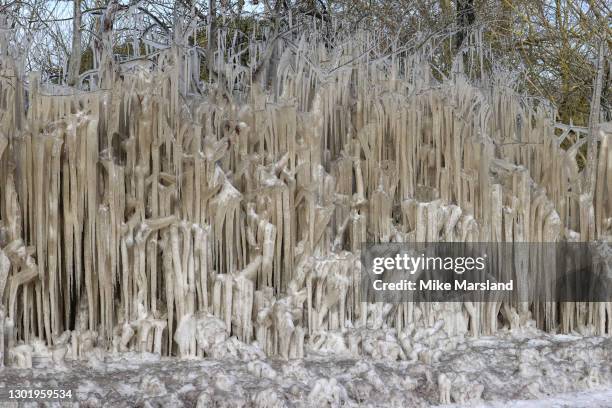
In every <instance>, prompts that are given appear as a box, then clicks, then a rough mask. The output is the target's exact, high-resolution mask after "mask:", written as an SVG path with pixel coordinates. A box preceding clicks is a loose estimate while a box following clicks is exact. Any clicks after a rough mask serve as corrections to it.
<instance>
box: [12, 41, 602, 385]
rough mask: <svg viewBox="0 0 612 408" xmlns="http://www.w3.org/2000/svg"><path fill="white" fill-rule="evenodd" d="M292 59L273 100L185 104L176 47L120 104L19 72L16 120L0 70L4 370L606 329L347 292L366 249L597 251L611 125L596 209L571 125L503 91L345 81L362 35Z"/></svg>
mask: <svg viewBox="0 0 612 408" xmlns="http://www.w3.org/2000/svg"><path fill="white" fill-rule="evenodd" d="M300 47H301V49H302V51H303V52H302V53H296V52H294V51H292V49H291V47H288V46H287V47H286V48H283V47H281V49H282V50H283V52H282V53H281V58H280V63H279V66H278V69H277V71H276V72H275V75H276V76H275V88H274V89H275V90H276V93H272V94H270V93H267V92H264V91H263V90H262V88H261V87H260V86H258V85H257V84H256V83H253V84H251V86H250V88H249V89H250V90H249V91H248V92H247V91H244V92H243V91H240V92H239V91H235V90H231V89H230V90H228V87H227V86H219V87H210V88H209V89H208V93H207V94H206V95H205V96H202V95H197V96H196V95H185V94H184V93H183V92H182V91H181V89H183V88H182V82H181V81H183V80H184V78H183V76H182V74H181V70H180V69H178V68H177V65H176V64H175V63H174V62H173V61H177V60H180V55H179V54H176V53H179V51H177V50H175V49H172V50H170V51H167V54H164V53H162V55H164V57H163V58H162V57H160V58H159V61H158V63H159V68H158V69H156V70H154V71H152V72H150V71H144V70H140V69H136V70H133V71H130V72H127V71H126V72H124V73H123V74H122V75H121V76H120V77H119V76H118V77H117V80H116V81H115V82H114V83H113V87H112V88H111V89H103V90H98V91H92V92H82V91H76V90H73V89H72V90H68V91H66V90H63V91H62V92H58V90H57V89H56V88H53V89H52V88H50V87H49V86H47V85H44V84H39V81H38V79H37V77H36V75H31V76H30V78H29V90H28V95H27V101H28V102H27V103H28V110H27V112H26V110H25V109H23V106H24V103H23V100H24V98H25V96H24V94H23V92H21V91H20V89H21V88H20V86H21V85H22V84H21V83H20V82H19V81H16V80H14V79H11V78H14V77H15V75H10V74H11V72H8V71H10V68H6V67H5V68H3V69H4V70H5V71H6V72H5V74H7V75H2V76H0V101H1V104H0V295H2V310H1V311H0V322H1V323H0V331H2V332H3V336H4V338H5V341H4V342H0V345H2V346H3V347H4V351H7V350H14V352H13V357H14V358H12V360H11V361H19V364H24V365H27V364H28V360H27V355H28V353H30V354H31V352H32V351H33V346H31V345H32V344H33V343H34V342H35V341H37V340H36V339H38V340H40V341H42V342H43V343H44V344H46V345H47V346H48V347H49V348H50V349H51V350H56V351H57V350H60V351H61V350H63V352H64V353H69V355H72V356H74V357H78V356H79V355H82V354H83V353H86V352H87V351H88V350H91V349H92V348H94V347H95V348H99V349H102V350H107V351H113V350H114V351H126V350H136V351H149V352H156V353H161V354H164V355H179V356H182V357H197V356H204V355H211V353H215V352H217V353H223V351H219V349H218V348H217V349H215V348H214V347H213V346H214V345H215V344H217V343H218V342H217V341H216V340H215V339H221V340H223V341H225V340H227V339H226V337H228V336H235V337H236V338H237V339H238V340H240V341H241V343H240V344H243V343H251V342H253V341H257V343H258V344H259V346H260V347H261V349H262V350H263V351H264V352H265V353H267V354H268V355H278V356H282V357H284V358H296V357H301V356H303V355H304V348H305V345H308V344H310V345H312V346H313V347H314V348H319V349H320V348H322V347H324V346H325V347H327V346H329V347H340V348H341V347H346V348H350V349H351V350H354V351H356V352H358V353H373V352H389V350H396V349H395V348H394V346H393V345H389V346H388V347H389V349H385V350H382V351H381V350H378V351H376V350H373V349H372V347H374V346H372V345H371V344H370V343H371V342H369V341H368V337H367V335H366V334H363V333H366V332H367V330H369V329H376V330H379V329H380V330H383V329H384V330H392V331H393V332H394V333H402V332H403V331H405V329H406V328H408V331H409V332H410V333H411V332H412V331H413V330H414V327H421V328H422V330H430V329H432V330H433V329H435V328H436V327H438V329H439V325H444V327H445V329H444V330H445V331H447V332H448V333H451V334H466V333H467V334H470V335H474V336H478V335H480V334H489V333H493V332H495V331H496V330H497V329H498V327H500V326H501V325H506V326H508V327H511V328H518V327H520V326H521V325H522V324H525V322H526V321H528V320H529V319H532V318H533V319H535V320H536V321H537V323H538V325H539V326H540V327H542V328H544V329H546V330H551V329H559V330H561V331H571V330H585V331H589V332H591V333H596V334H609V333H611V332H612V323H611V322H612V319H611V318H610V314H611V313H612V305H611V304H610V303H601V304H578V303H566V304H563V305H561V306H560V307H559V308H557V306H556V305H553V304H546V305H541V304H538V305H532V304H528V303H521V304H502V303H501V302H500V303H499V304H472V303H453V304H445V305H437V304H417V303H405V304H401V305H391V304H367V303H362V302H361V300H360V293H359V280H358V276H359V248H360V244H361V243H362V242H365V241H371V242H436V241H481V242H482V241H490V242H533V241H545V242H554V241H557V240H593V239H600V240H610V236H611V228H612V218H611V217H612V195H611V190H610V184H611V180H612V153H611V152H610V147H609V146H610V140H611V138H612V136H611V134H612V132H610V128H609V126H607V125H603V126H601V127H600V128H599V135H598V136H599V137H600V148H599V158H598V167H597V173H596V190H595V192H594V193H589V192H586V191H585V190H584V188H583V183H582V173H581V171H580V170H579V167H578V165H577V159H576V155H577V154H578V149H579V147H580V146H579V145H580V143H578V142H577V143H576V145H578V146H577V147H573V148H571V149H569V150H567V151H566V150H564V149H561V148H560V143H561V141H562V140H563V139H565V138H567V137H569V136H568V135H569V134H570V130H571V131H572V132H574V133H572V134H575V132H576V130H575V129H573V128H567V129H566V128H560V127H559V126H556V125H555V123H554V120H553V113H552V112H551V111H550V110H549V109H546V108H545V106H544V105H542V104H540V105H538V104H536V103H528V102H525V100H523V99H522V98H520V97H519V96H518V95H517V94H515V93H514V92H513V91H512V90H511V89H509V88H507V87H505V86H503V84H499V85H496V84H494V83H490V84H489V85H487V86H479V87H477V86H475V85H473V84H470V83H468V81H467V80H466V79H465V77H464V76H462V75H461V74H458V75H455V76H453V77H452V78H450V79H448V80H446V81H443V82H437V81H435V80H434V79H432V78H430V76H429V75H428V74H426V73H424V72H426V71H424V70H423V61H422V60H421V59H419V57H418V56H412V57H410V58H408V57H406V58H405V59H403V60H402V59H400V58H397V59H396V58H391V57H389V58H382V59H380V60H374V61H363V62H360V61H361V60H355V62H354V63H353V64H351V65H346V66H345V65H343V64H345V63H346V62H347V61H350V58H351V56H354V55H359V53H361V52H363V49H362V48H363V43H362V42H359V41H347V42H345V43H343V44H342V45H339V46H338V47H337V48H335V49H334V52H333V53H331V52H330V51H329V50H327V49H325V48H324V47H322V46H320V44H318V43H308V42H307V41H305V42H304V43H303V44H301V45H300ZM173 53H175V54H173ZM313 61H314V62H316V64H314V65H313ZM323 64H328V65H329V66H330V67H333V66H336V65H337V66H339V67H344V68H343V69H336V70H329V71H327V72H328V73H327V74H322V73H321V71H320V70H318V69H317V68H316V66H317V65H318V66H320V65H323ZM227 69H228V70H231V67H228V68H227ZM228 77H231V75H228ZM236 81H239V79H236ZM559 133H561V134H560V136H559V135H558V134H559ZM528 269H529V268H528V265H525V267H524V271H523V272H524V273H529V270H528ZM500 312H501V316H502V321H501V322H500V321H499V320H498V318H499V316H500ZM360 330H361V331H360ZM384 330H383V331H382V332H384ZM468 331H469V333H468ZM382 332H381V333H382ZM400 337H401V336H400ZM221 340H220V341H221ZM223 344H224V346H223V347H225V348H228V347H229V348H231V347H233V346H231V345H228V344H227V343H223ZM334 344H335V345H334ZM380 344H381V343H377V345H376V346H375V347H384V344H383V346H381V345H380ZM19 347H21V348H19ZM28 347H29V349H28ZM236 347H238V346H236ZM215 350H217V351H215ZM224 350H225V349H224ZM1 351H2V348H0V352H1ZM60 351H58V353H60V354H61V352H60ZM235 351H236V350H234V351H233V352H235ZM244 352H247V351H244ZM396 352H397V353H398V356H399V358H404V357H405V356H404V357H402V355H401V353H403V352H401V350H400V351H398V350H396ZM6 354H7V356H5V360H7V361H8V359H9V355H8V353H6ZM439 381H442V382H443V381H444V379H443V378H442V379H439Z"/></svg>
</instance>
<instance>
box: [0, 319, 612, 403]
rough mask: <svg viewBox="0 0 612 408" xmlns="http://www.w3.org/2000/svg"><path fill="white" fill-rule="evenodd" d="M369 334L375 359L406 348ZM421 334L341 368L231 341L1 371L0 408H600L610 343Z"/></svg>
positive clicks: (609, 371) (329, 352)
mask: <svg viewBox="0 0 612 408" xmlns="http://www.w3.org/2000/svg"><path fill="white" fill-rule="evenodd" d="M370 334H371V337H370V340H371V342H370V344H372V345H374V347H375V348H376V347H378V349H379V350H391V351H392V350H394V348H393V347H392V346H390V344H393V342H394V341H397V342H398V343H401V342H402V341H403V342H404V343H406V341H407V340H406V339H403V340H401V341H400V340H397V339H394V335H393V333H392V332H387V333H385V332H384V330H379V331H377V334H376V335H375V334H373V333H370ZM428 334H429V335H428V336H422V335H421V336H420V337H419V336H413V337H412V338H411V339H409V340H410V344H411V348H412V349H413V350H417V351H416V352H415V353H412V354H411V353H407V354H406V355H405V356H404V357H402V358H404V359H403V360H400V359H399V358H398V356H397V354H394V353H393V352H388V353H375V352H371V353H369V355H367V356H363V355H362V356H354V355H353V356H351V355H350V353H347V352H346V351H343V350H342V349H341V347H336V350H335V351H334V350H333V348H331V347H330V348H325V347H321V341H320V342H319V343H318V346H317V349H316V350H315V349H312V348H311V349H310V350H309V353H308V354H307V358H305V359H303V360H289V361H284V360H280V359H267V358H265V357H263V356H262V354H261V353H260V352H259V351H258V350H257V346H256V345H246V344H241V343H239V342H237V340H235V339H233V338H230V339H226V340H224V342H223V344H222V346H223V347H224V350H226V351H228V350H231V351H232V352H231V353H229V354H227V356H226V357H223V358H204V359H190V360H180V359H177V358H168V357H163V358H160V357H159V356H157V355H154V354H136V353H119V354H115V355H104V354H103V353H102V352H101V351H99V350H93V351H92V353H91V354H90V355H89V358H88V359H87V360H84V361H67V362H66V363H65V366H63V367H58V366H53V367H39V368H33V369H15V368H5V369H3V370H2V371H0V389H2V390H3V391H2V392H3V393H4V395H3V400H2V402H3V403H4V404H5V405H2V404H0V406H16V404H15V403H13V404H10V403H9V404H8V405H7V403H6V401H8V400H7V399H6V392H7V391H8V390H10V389H19V388H32V389H71V390H73V393H74V398H73V400H72V402H66V406H72V405H73V404H74V403H75V402H77V401H78V402H79V406H82V407H102V406H104V407H132V406H146V407H181V406H197V407H284V406H296V407H325V406H331V407H334V406H349V407H426V406H446V407H450V406H452V407H459V406H461V407H471V406H474V407H505V406H509V407H529V408H531V407H611V406H612V358H611V357H612V354H611V351H612V339H610V338H602V337H581V336H568V335H554V334H546V333H543V332H540V331H536V330H535V329H530V330H526V331H524V332H520V333H517V332H509V331H506V332H502V333H500V334H499V335H497V336H495V337H480V338H477V339H473V338H469V337H468V338H444V337H443V336H440V335H438V334H435V333H431V332H430V333H428ZM324 343H325V342H324ZM327 344H330V341H327ZM307 349H308V347H307ZM35 365H36V364H35ZM451 403H452V404H453V405H450V404H451ZM444 404H446V405H444ZM26 406H28V405H27V404H26ZM31 406H37V405H35V404H34V403H32V405H31Z"/></svg>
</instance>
